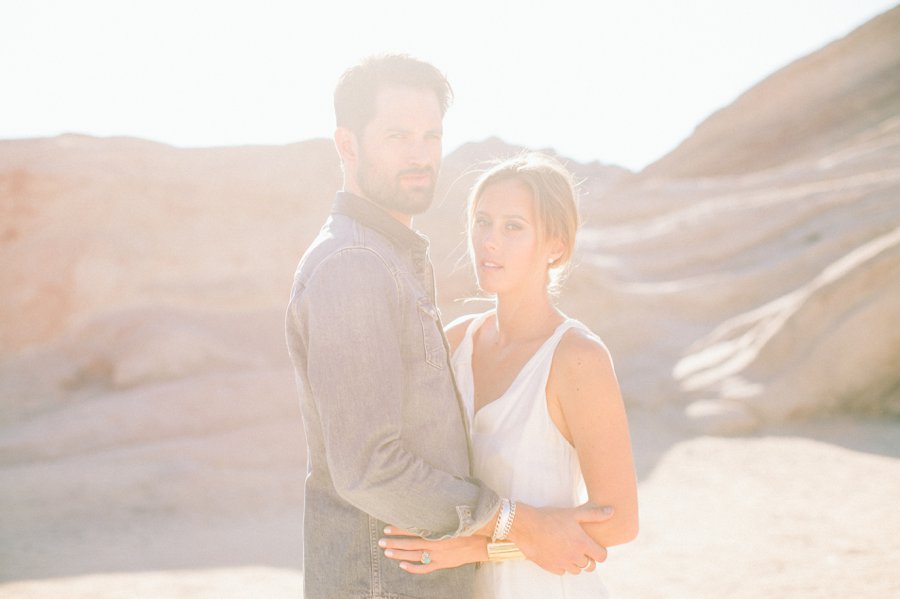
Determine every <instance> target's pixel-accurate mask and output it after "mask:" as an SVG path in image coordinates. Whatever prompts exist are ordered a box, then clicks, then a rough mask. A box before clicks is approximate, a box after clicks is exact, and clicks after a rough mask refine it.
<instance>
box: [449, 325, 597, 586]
mask: <svg viewBox="0 0 900 599" xmlns="http://www.w3.org/2000/svg"><path fill="white" fill-rule="evenodd" d="M491 314H493V311H491V312H486V313H484V314H479V315H477V316H475V317H474V318H473V319H472V321H471V322H470V323H469V326H468V328H467V330H466V334H465V337H464V338H463V340H462V342H461V343H460V345H459V347H457V348H456V351H455V352H454V353H453V358H452V363H453V371H454V374H455V375H456V380H457V383H458V385H459V391H460V393H461V395H462V398H463V403H464V404H465V407H466V411H467V413H468V420H469V426H470V429H471V430H470V432H471V435H472V449H473V454H474V474H475V477H476V478H478V479H480V480H481V481H483V482H484V483H485V484H486V485H487V486H488V487H490V488H492V489H493V490H494V491H496V492H497V494H499V495H500V496H501V497H510V498H512V499H515V500H516V501H522V502H524V503H527V504H529V505H532V506H535V507H545V506H552V507H574V506H576V505H580V504H582V503H584V502H585V501H587V489H586V487H585V484H584V478H583V477H582V475H581V468H580V466H579V463H578V455H577V454H576V452H575V449H574V448H573V447H572V446H571V445H570V444H569V442H568V441H566V439H565V437H563V436H562V434H561V433H560V432H559V429H557V428H556V425H555V424H554V423H553V420H552V419H551V418H550V414H549V412H548V411H547V397H546V386H547V377H548V376H549V374H550V365H551V362H552V360H553V354H554V352H555V351H556V346H557V345H558V344H559V341H560V339H561V338H562V336H563V334H564V333H565V332H566V331H568V330H569V329H570V328H579V329H582V330H584V331H587V332H588V333H590V330H589V329H587V327H585V326H584V325H583V324H581V323H580V322H578V321H577V320H573V319H568V320H566V321H565V322H563V323H561V324H560V325H559V326H558V327H557V328H556V331H554V333H553V334H552V335H551V336H550V338H549V339H547V340H546V341H545V342H544V344H543V345H541V347H540V348H539V349H538V350H537V351H536V352H535V353H534V355H532V357H531V358H530V359H529V360H528V362H527V363H526V364H525V366H523V367H522V370H521V371H520V372H519V373H518V375H516V378H515V379H514V380H513V382H512V384H511V385H510V386H509V388H508V389H507V390H506V391H505V392H504V394H503V395H501V396H500V397H499V398H498V399H496V400H494V401H492V402H491V403H489V404H487V405H486V406H484V407H482V408H481V409H480V410H479V411H478V413H477V414H476V413H475V401H474V398H475V388H474V384H473V376H472V336H473V334H474V333H475V331H476V330H478V328H479V327H480V326H481V325H482V324H483V323H484V321H485V319H486V318H487V317H488V316H489V315H491ZM467 318H471V316H469V317H463V318H461V319H459V320H457V321H456V322H460V321H463V320H465V319H467ZM591 334H592V333H591ZM608 596H609V595H608V594H607V591H606V587H605V586H604V585H603V582H602V580H601V579H600V573H599V571H598V570H595V571H594V572H582V573H581V574H578V575H574V574H564V575H562V576H557V575H555V574H552V573H550V572H547V571H546V570H543V569H542V568H540V567H539V566H537V565H535V564H534V563H533V562H530V561H527V560H511V561H507V562H494V563H484V564H481V565H480V566H479V567H478V570H477V573H476V575H475V598H476V599H531V598H534V599H563V598H565V599H602V598H605V597H608Z"/></svg>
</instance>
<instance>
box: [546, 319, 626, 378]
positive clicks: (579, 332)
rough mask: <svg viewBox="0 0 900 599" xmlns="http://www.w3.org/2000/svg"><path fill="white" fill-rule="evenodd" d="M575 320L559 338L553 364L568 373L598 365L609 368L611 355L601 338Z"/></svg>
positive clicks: (590, 368) (588, 369) (583, 370)
mask: <svg viewBox="0 0 900 599" xmlns="http://www.w3.org/2000/svg"><path fill="white" fill-rule="evenodd" d="M575 322H576V324H575V326H572V327H569V329H568V330H567V331H566V332H565V333H564V334H563V336H562V338H561V339H560V340H559V345H558V346H557V347H556V352H555V354H554V356H553V362H554V364H555V365H556V366H558V367H560V368H561V369H562V370H564V371H568V372H569V373H573V372H578V371H580V372H591V371H592V369H594V368H596V367H598V366H603V367H606V368H611V367H612V356H611V355H610V353H609V349H608V348H607V347H606V344H605V343H603V340H602V339H600V337H599V336H598V335H597V334H596V333H594V332H593V331H591V330H590V329H589V328H587V327H586V326H585V325H584V324H582V323H581V322H578V321H575ZM604 370H605V368H604Z"/></svg>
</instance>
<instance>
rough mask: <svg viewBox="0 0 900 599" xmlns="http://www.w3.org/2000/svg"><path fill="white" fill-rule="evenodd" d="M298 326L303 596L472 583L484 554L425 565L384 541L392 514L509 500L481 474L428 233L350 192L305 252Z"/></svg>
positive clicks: (465, 518) (447, 531)
mask: <svg viewBox="0 0 900 599" xmlns="http://www.w3.org/2000/svg"><path fill="white" fill-rule="evenodd" d="M286 329H287V341H288V349H289V351H290V355H291V360H292V361H293V365H294V369H295V372H296V378H297V386H298V389H299V393H300V408H301V411H302V414H303V423H304V428H305V430H306V439H307V446H308V451H309V453H308V468H307V470H308V471H307V477H306V486H305V506H304V522H303V538H304V586H305V595H304V596H305V597H307V598H309V599H330V598H335V599H337V598H340V599H347V598H363V597H365V598H369V599H374V598H388V597H390V598H393V599H400V598H403V599H406V598H410V599H412V598H416V599H419V598H420V599H441V598H445V597H446V598H447V599H450V598H453V599H459V598H464V597H468V596H471V594H472V582H473V576H474V567H473V566H471V565H469V566H463V567H460V568H456V569H447V570H440V571H438V572H435V573H432V574H429V575H426V576H421V575H418V576H417V575H412V574H408V573H406V572H404V571H403V570H401V569H400V568H399V562H397V561H395V560H390V559H387V558H385V557H384V555H383V551H382V550H381V549H380V548H379V547H378V545H377V543H378V539H379V538H381V537H382V536H383V532H382V531H383V529H384V527H385V525H386V524H393V525H396V526H399V527H401V528H405V529H407V530H410V531H412V532H415V533H417V534H419V535H421V536H423V537H426V538H429V539H441V538H447V537H452V536H457V535H467V534H471V533H473V532H474V531H476V530H478V529H479V528H481V527H482V526H484V525H485V524H486V523H487V522H488V521H489V520H490V519H491V518H492V516H493V514H494V513H496V511H497V508H498V505H499V499H498V497H497V495H496V494H495V493H494V492H493V491H491V490H489V489H487V488H486V487H484V486H483V485H482V484H481V483H480V482H478V481H476V480H474V479H472V478H471V471H470V457H471V455H470V452H471V449H470V445H469V440H468V435H467V425H466V421H465V418H466V416H465V411H464V409H463V407H462V404H461V402H460V399H459V394H458V393H457V390H456V385H455V383H454V381H453V376H452V372H451V369H450V362H449V352H448V345H447V341H446V338H445V337H444V334H443V330H442V326H441V322H440V316H439V314H438V311H437V308H436V307H435V290H434V272H433V269H432V266H431V262H430V260H429V258H428V240H427V239H426V238H425V237H424V236H422V235H419V234H418V233H416V232H414V231H413V230H411V229H410V228H408V227H406V226H404V225H403V224H402V223H400V222H398V221H397V220H395V219H394V218H392V217H391V216H390V215H389V214H388V213H387V212H385V211H384V210H382V209H381V208H379V207H377V206H376V205H375V204H372V203H371V202H369V201H367V200H365V199H363V198H360V197H358V196H355V195H353V194H350V193H346V192H340V193H338V195H337V198H336V200H335V203H334V208H333V210H332V213H331V215H330V217H329V218H328V220H327V221H326V223H325V225H324V226H323V228H322V230H321V231H320V233H319V235H318V237H317V238H316V240H315V241H314V242H313V244H312V245H311V246H310V247H309V249H308V250H307V251H306V253H305V254H304V256H303V258H302V259H301V260H300V265H299V266H298V268H297V272H296V274H295V276H294V286H293V291H292V293H291V300H290V304H289V306H288V310H287V316H286Z"/></svg>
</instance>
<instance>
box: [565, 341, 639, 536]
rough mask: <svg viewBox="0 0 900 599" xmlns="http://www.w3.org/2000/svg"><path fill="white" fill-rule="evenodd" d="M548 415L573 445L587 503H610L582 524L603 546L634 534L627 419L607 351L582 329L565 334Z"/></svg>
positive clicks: (635, 522)
mask: <svg viewBox="0 0 900 599" xmlns="http://www.w3.org/2000/svg"><path fill="white" fill-rule="evenodd" d="M547 400H548V408H549V411H550V415H551V417H552V418H553V420H554V422H555V423H556V425H557V427H558V428H559V429H560V432H561V433H562V434H563V436H564V437H565V438H566V439H567V440H568V441H569V442H570V443H571V444H572V445H573V446H574V447H575V450H576V452H577V453H578V460H579V462H580V464H581V471H582V474H583V476H584V480H585V483H586V485H587V489H588V496H589V498H590V500H591V502H593V503H596V504H598V505H604V506H611V507H612V508H613V509H614V510H615V512H614V514H613V517H612V518H610V519H609V520H607V521H605V522H600V523H590V524H585V525H584V527H585V530H587V532H588V533H589V534H590V535H591V537H592V538H593V539H594V540H595V541H597V542H598V543H599V544H600V545H603V546H604V547H610V546H612V545H619V544H622V543H627V542H628V541H631V540H632V539H634V538H635V536H637V532H638V504H637V480H636V477H635V471H634V460H633V457H632V453H631V438H630V435H629V432H628V419H627V417H626V415H625V406H624V403H623V401H622V395H621V393H620V391H619V383H618V381H617V380H616V373H615V370H614V369H613V363H612V359H611V358H610V355H609V351H608V350H607V349H606V347H605V346H604V345H603V343H602V342H601V341H600V340H599V339H597V338H596V337H594V336H593V335H589V334H587V333H585V332H583V331H579V330H577V329H576V330H572V331H569V332H568V333H566V335H565V336H564V337H563V339H562V340H561V341H560V344H559V346H558V347H557V350H556V354H555V355H554V358H553V366H552V367H551V371H550V378H549V381H548V383H547Z"/></svg>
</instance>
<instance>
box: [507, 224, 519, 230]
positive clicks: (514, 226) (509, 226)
mask: <svg viewBox="0 0 900 599" xmlns="http://www.w3.org/2000/svg"><path fill="white" fill-rule="evenodd" d="M521 229H522V225H520V224H519V223H506V230H507V231H519V230H521Z"/></svg>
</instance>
